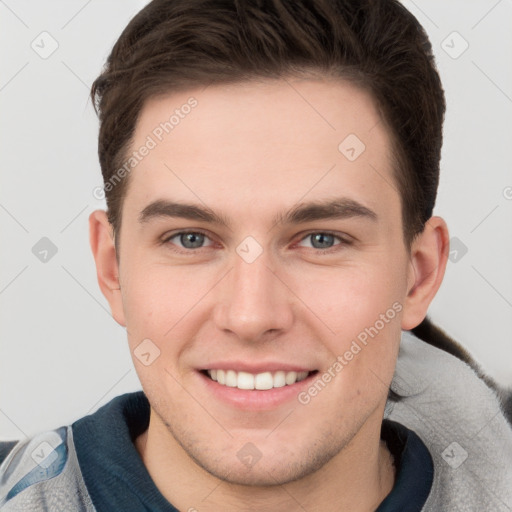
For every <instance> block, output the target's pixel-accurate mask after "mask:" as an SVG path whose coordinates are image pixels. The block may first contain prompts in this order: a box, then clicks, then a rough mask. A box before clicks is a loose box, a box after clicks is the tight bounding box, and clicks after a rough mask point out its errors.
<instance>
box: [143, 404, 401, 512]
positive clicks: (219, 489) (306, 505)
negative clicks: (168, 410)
mask: <svg viewBox="0 0 512 512" xmlns="http://www.w3.org/2000/svg"><path fill="white" fill-rule="evenodd" d="M380 421H381V422H382V419H381V420H380ZM376 427H378V428H376ZM376 427H375V426H374V428H373V429H368V428H365V426H363V428H362V429H361V430H360V432H358V434H356V436H354V438H353V439H352V441H351V442H350V444H349V445H347V446H346V447H345V448H344V449H343V450H342V451H341V452H339V453H338V454H337V455H336V456H335V457H333V458H332V459H331V460H330V461H329V462H328V463H327V464H326V465H324V466H323V467H322V468H321V469H320V470H318V471H316V472H315V473H313V474H310V475H308V476H307V477H304V478H301V479H300V480H297V481H292V482H289V483H287V484H285V485H276V486H267V487H258V486H246V485H238V484H232V483H229V482H225V481H223V480H220V479H219V478H217V477H215V476H213V475H211V474H210V473H208V472H207V471H205V470H204V469H203V468H202V467H200V466H199V465H198V464H196V462H195V461H194V460H193V459H191V458H190V457H189V456H188V454H187V453H186V452H185V451H184V450H183V448H182V447H181V446H180V445H179V444H178V443H177V442H176V441H175V439H174V438H173V436H172V435H171V433H170V432H169V431H168V430H167V428H166V427H165V425H163V424H162V423H161V421H159V418H158V416H157V415H156V414H155V413H154V411H153V410H152V411H151V419H150V424H149V428H148V429H147V430H146V431H145V432H144V433H143V434H142V435H141V436H139V437H138V438H137V439H136V441H135V446H136V448H137V451H138V452H139V454H140V456H141V458H142V461H143V462H144V465H145V466H146V468H147V470H148V472H149V474H150V475H151V478H152V479H153V481H154V482H155V485H156V486H157V488H158V489H159V491H160V492H161V494H162V495H163V496H164V497H165V498H166V499H167V500H168V501H169V502H170V503H171V504H172V505H173V506H174V507H176V508H178V509H179V510H187V511H188V510H190V511H193V510H196V509H197V510H201V512H220V511H222V512H235V511H237V512H240V511H247V512H249V511H254V510H257V511H258V512H267V511H268V512H270V511H275V510H280V509H283V510H287V511H292V512H295V511H297V512H299V511H300V512H304V510H307V511H308V512H317V511H318V512H319V511H322V512H331V511H332V512H335V511H336V512H340V511H350V512H373V511H374V510H375V509H376V508H377V507H378V506H379V504H380V503H381V502H382V500H383V499H384V498H385V497H386V496H387V495H388V494H389V492H390V491H391V489H392V488H393V485H394V481H395V468H394V465H393V457H392V455H391V453H390V452H389V450H388V448H387V445H386V443H385V442H384V441H382V440H381V439H380V423H379V424H378V425H376ZM365 430H372V431H373V434H375V433H376V434H377V435H376V436H375V435H374V436H373V438H374V439H373V442H368V437H367V436H364V434H367V433H368V432H365ZM362 434H363V435H362ZM163 447H165V449H163Z"/></svg>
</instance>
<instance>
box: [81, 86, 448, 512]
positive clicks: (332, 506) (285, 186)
mask: <svg viewBox="0 0 512 512" xmlns="http://www.w3.org/2000/svg"><path fill="white" fill-rule="evenodd" d="M299 93H300V94H299ZM191 96H194V97H195V98H196V99H197V101H198V106H197V107H196V108H195V109H193V110H192V111H191V113H190V114H188V115H187V116H186V117H185V118H184V119H182V120H181V121H180V124H179V125H178V126H177V127H175V129H174V130H173V131H172V133H171V134H169V135H168V136H166V137H165V138H164V139H163V140H162V142H160V143H159V144H158V145H157V146H156V147H155V148H154V149H152V150H151V152H150V153H149V155H148V156H146V157H145V158H144V159H143V160H142V161H141V162H140V163H139V164H138V165H137V166H136V167H135V168H134V169H133V170H132V172H131V175H130V178H129V179H130V186H129V187H128V191H127V194H126V197H125V199H124V203H123V209H122V229H121V232H120V233H117V234H116V236H117V237H118V242H119V243H120V252H119V254H118V259H116V252H115V247H114V241H113V233H112V229H111V226H110V225H109V223H108V221H107V217H106V214H105V212H104V211H102V210H97V211H95V212H93V213H92V214H91V216H90V219H89V220H90V242H91V247H92V251H93V254H94V257H95V261H96V266H97V276H98V282H99V285H100V287H101V290H102V292H103V294H104V295H105V297H106V298H107V300H108V302H109V304H110V307H111V311H112V315H113V317H114V319H115V320H116V321H117V322H118V323H119V324H121V325H122V326H125V327H126V329H127V333H128V340H129V345H130V349H131V352H132V357H133V361H134V365H135V368H136V370H137V372H138V375H139V378H140V381H141V384H142V387H143V389H144V391H145V393H146V395H147V397H148V399H149V401H150V404H151V416H150V424H149V428H148V430H147V431H146V432H145V433H144V434H142V435H141V436H140V437H139V438H138V439H137V440H136V443H135V444H136V447H137V450H138V451H139V454H140V456H141V458H142V460H143V462H144V464H145V465H146V467H147V469H148V471H149V474H150V475H151V477H152V479H153V480H154V482H155V484H156V485H157V487H158V489H159V490H160V492H161V493H162V494H163V495H164V496H165V498H166V499H167V500H168V501H170V502H171V503H172V504H173V505H174V506H175V507H177V508H178V509H180V510H189V509H190V508H192V507H194V508H196V509H197V510H200V511H201V512H202V511H232V510H233V511H234V510H237V511H239V510H258V511H271V510H290V511H294V510H308V511H310V512H313V511H319V510H322V511H323V512H328V511H334V510H336V511H340V510H350V511H371V510H375V508H376V507H377V506H378V505H379V503H380V502H381V501H382V500H383V499H384V497H385V496H386V495H387V494H388V493H389V492H390V491H391V489H392V487H393V484H394V478H395V474H394V468H393V464H392V457H391V455H390V453H389V451H388V449H387V447H386V445H385V443H383V442H382V441H381V440H380V427H381V423H382V418H383V413H384V407H385V403H386V398H387V393H388V388H389V384H390V382H391V380H392V376H393V372H394V369H395V364H396V359H397V354H398V348H399V342H400V333H401V329H405V330H408V329H411V328H413V327H415V326H416V325H418V324H419V323H420V322H421V320H422V319H423V318H424V317H425V315H426V312H427V308H428V306H429V304H430V302H431V300H432V299H433V297H434V295H435V293H436V292H437V290H438V288H439V286H440V284H441V281H442V279H443V275H444V271H445V268H446V262H447V254H448V239H449V238H448V230H447V227H446V224H445V222H444V221H443V219H441V218H439V217H432V218H431V219H430V220H429V221H428V222H427V224H426V226H425V229H424V231H423V232H422V233H421V234H420V235H419V236H417V237H416V239H415V240H414V242H413V246H412V248H411V251H410V253H409V252H408V250H407V248H406V246H405V245H404V239H403V230H402V218H401V204H400V196H399V193H398V191H397V188H396V181H395V179H394V176H393V171H392V167H391V164H390V161H391V160H390V148H391V142H390V138H389V134H388V131H387V129H386V126H385V123H384V122H382V120H381V118H380V115H379V112H378V109H377V108H376V106H375V104H374V102H373V100H372V98H371V97H370V96H369V95H368V94H367V93H366V92H364V91H362V90H360V89H358V88H356V87H355V86H353V85H351V84H349V83H347V82H343V81H336V82H335V81H332V80H331V81H329V80H327V79H325V80H321V79H318V78H317V79H291V78H290V79H287V80H284V79H280V80H277V81H260V82H246V83H243V84H233V85H230V86H226V85H224V86H210V87H208V88H205V89H197V90H189V91H185V92H180V93H173V94H169V95H168V96H165V97H160V98H154V99H150V100H148V101H147V103H146V104H145V105H144V108H143V110H142V113H141V116H140V118H139V121H138V124H137V126H136V131H135V137H134V140H133V144H132V149H133V148H138V147H140V146H141V145H142V144H143V143H144V141H145V139H146V137H147V135H148V134H151V132H152V130H154V128H155V126H157V125H158V124H159V123H160V122H162V121H164V120H165V119H168V117H169V113H172V111H174V110H175V109H176V108H179V107H180V105H183V104H184V103H186V101H187V99H188V98H189V97H191ZM305 99H306V100H307V101H305ZM351 133H352V134H356V135H357V136H358V137H359V139H361V140H362V141H363V142H364V144H365V146H366V149H365V151H364V152H363V153H362V154H361V155H360V156H359V157H358V158H357V159H356V160H355V161H353V162H350V161H349V160H348V159H347V158H346V157H345V156H344V155H343V154H342V153H341V152H340V151H339V150H338V145H339V144H340V142H341V141H342V140H343V139H344V138H345V137H346V136H347V135H348V134H351ZM329 170H330V171H329ZM328 171H329V172H328ZM376 171H378V172H376ZM340 196H343V197H346V198H349V199H351V200H354V201H357V202H358V203H360V204H362V205H364V206H365V207H367V208H369V209H371V210H372V211H373V212H375V214H376V216H377V218H376V220H372V219H370V218H367V217H363V216H353V217H350V218H341V219H324V220H317V221H310V222H306V223H300V224H293V225H290V224H284V223H277V224H275V223H274V222H273V221H272V219H273V217H274V216H275V215H276V214H277V213H279V212H285V211H287V210H289V209H291V208H293V207H294V206H296V205H297V204H298V203H301V202H305V201H315V200H328V199H332V198H334V197H340ZM156 199H167V200H173V201H182V202H188V203H195V204H198V205H199V206H204V205H207V206H208V207H209V208H211V209H212V210H214V211H215V212H217V213H219V214H222V215H223V216H224V217H225V218H226V219H228V220H229V222H230V223H231V226H230V228H226V227H222V226H218V225H215V224H211V223H208V222H204V221H195V220H187V219H181V218H170V217H158V218H153V219H151V220H150V221H148V222H146V223H140V222H139V220H138V217H139V215H140V212H141V211H142V210H143V209H144V208H145V207H146V206H147V205H148V204H149V203H151V202H152V201H154V200H156ZM178 230H189V231H194V230H201V231H202V232H204V233H205V234H206V235H207V237H206V238H205V239H204V242H203V246H202V248H199V249H194V248H189V247H191V245H190V243H189V245H188V246H186V245H183V244H184V243H185V244H186V243H187V240H186V239H185V241H183V239H180V237H179V236H178V237H174V238H171V239H170V240H169V237H170V236H171V235H172V234H174V233H175V232H176V231H178ZM326 230H327V231H329V232H335V234H336V235H337V236H341V237H343V238H341V239H338V238H336V237H334V238H332V239H329V240H328V241H327V244H325V242H324V246H322V245H319V244H318V242H317V243H316V244H315V240H314V238H315V237H311V236H308V234H309V235H312V234H314V233H318V232H320V233H322V232H325V231H326ZM247 236H251V237H253V238H254V239H255V240H257V242H258V243H259V245H260V247H261V249H262V253H261V254H260V255H259V257H258V258H257V259H256V260H255V261H254V262H252V263H247V262H246V261H245V260H244V259H243V258H242V257H241V256H240V255H239V254H238V253H237V251H236V249H237V247H238V246H239V244H240V243H241V242H242V241H243V240H244V239H245V238H246V237H247ZM312 238H313V239H312ZM164 239H168V241H167V242H165V243H162V240H164ZM347 241H350V243H348V242H347ZM314 244H315V245H314ZM322 247H325V248H322ZM328 250H330V251H331V253H330V254H322V251H324V253H325V251H328ZM179 251H181V252H179ZM187 251H188V253H187ZM118 260H119V261H118ZM397 302H398V303H399V305H401V311H400V312H399V313H397V314H396V316H395V317H394V318H393V319H392V320H390V321H389V322H388V323H386V324H385V327H384V328H382V329H381V330H380V331H379V333H378V335H377V336H375V337H374V338H373V339H371V340H370V342H369V343H368V344H367V346H365V347H364V348H363V349H362V350H361V351H360V352H359V353H358V354H357V355H355V356H354V358H353V359H352V360H351V361H350V362H349V363H348V364H347V365H346V366H345V367H344V368H343V370H342V371H340V372H339V373H337V374H336V377H335V378H333V379H332V380H331V381H330V382H329V384H328V385H327V386H326V387H325V388H324V389H322V391H321V392H319V393H318V394H317V395H316V396H314V397H313V398H312V399H311V401H310V402H309V403H308V404H307V405H303V404H301V403H299V401H298V400H296V399H292V400H288V401H286V402H285V403H284V404H281V405H279V406H276V407H268V408H267V409H266V410H253V409H251V408H250V407H246V408H240V407H236V406H234V405H231V404H228V403H226V402H224V401H223V400H221V399H219V398H217V397H216V396H213V395H212V394H211V393H210V392H209V389H206V388H205V386H204V377H201V376H200V375H199V374H198V369H201V368H209V367H210V366H209V365H211V364H212V362H213V361H218V360H221V359H223V360H229V361H232V360H234V359H236V360H240V361H251V362H255V361H261V362H263V363H264V362H267V361H279V362H286V363H294V364H298V365H303V366H307V367H308V368H315V369H318V371H319V375H321V374H322V373H324V372H326V371H327V370H328V368H329V367H332V365H333V362H334V361H335V360H336V357H337V356H338V355H342V354H344V353H345V352H346V351H347V350H348V349H349V348H350V345H351V343H352V341H353V340H354V339H356V337H357V335H358V334H359V333H361V332H362V331H364V329H365V328H367V327H370V326H373V325H374V324H375V322H376V321H377V320H378V319H379V318H380V315H381V314H383V313H385V312H386V311H387V310H388V309H389V308H391V307H392V305H393V304H394V303H397ZM148 338H149V339H150V340H151V341H152V342H153V343H154V344H155V345H156V346H157V347H158V348H159V350H160V356H159V357H158V358H156V359H155V360H154V362H152V364H150V365H148V366H146V365H144V364H142V363H141V361H140V360H139V359H138V358H137V357H135V355H134V350H135V349H136V348H137V346H138V345H139V344H140V343H141V341H142V340H144V339H148ZM247 442H251V443H253V444H254V445H255V446H256V447H257V449H258V450H259V452H260V453H261V458H260V459H259V460H258V461H257V463H255V464H254V465H252V467H249V466H247V465H245V464H243V463H242V462H241V461H240V460H239V458H238V457H237V452H238V451H239V450H240V449H241V448H242V447H243V446H244V445H245V444H246V443H247Z"/></svg>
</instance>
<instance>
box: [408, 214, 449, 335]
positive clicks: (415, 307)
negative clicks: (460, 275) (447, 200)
mask: <svg viewBox="0 0 512 512" xmlns="http://www.w3.org/2000/svg"><path fill="white" fill-rule="evenodd" d="M449 250H450V239H449V234H448V227H447V226H446V222H445V221H444V220H443V219H442V218H441V217H431V218H430V219H429V220H428V221H427V223H426V224H425V228H424V230H423V231H422V232H421V233H420V234H419V235H417V237H416V238H415V239H414V241H413V243H412V247H411V255H410V262H409V275H408V290H409V291H408V293H407V297H406V298H405V303H404V313H403V315H402V329H403V330H406V331H408V330H410V329H413V328H414V327H416V326H417V325H419V324H420V323H421V322H422V321H423V319H424V318H425V316H426V315H427V310H428V307H429V305H430V303H431V302H432V299H433V298H434V296H435V294H436V293H437V291H438V290H439V287H440V286H441V283H442V281H443V277H444V272H445V270H446V263H447V261H448V254H449Z"/></svg>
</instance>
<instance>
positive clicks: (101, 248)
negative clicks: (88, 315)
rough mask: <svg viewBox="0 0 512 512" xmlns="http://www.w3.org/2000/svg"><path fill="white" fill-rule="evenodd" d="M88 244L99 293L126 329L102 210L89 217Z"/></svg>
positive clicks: (110, 235) (113, 251)
mask: <svg viewBox="0 0 512 512" xmlns="http://www.w3.org/2000/svg"><path fill="white" fill-rule="evenodd" d="M89 243H90V245H91V250H92V253H93V256H94V261H95V262H96V275H97V279H98V284H99V286H100V289H101V292H102V293H103V295H104V296H105V298H106V299H107V301H108V303H109V305H110V310H111V312H112V316H113V317H114V319H115V320H116V322H117V323H119V324H120V325H122V326H124V327H126V321H125V317H124V310H123V302H122V296H121V287H120V284H119V267H118V263H117V258H116V249H115V244H114V237H113V233H112V226H111V224H110V222H109V221H108V217H107V213H106V212H105V211H104V210H95V211H94V212H92V213H91V215H90V216H89Z"/></svg>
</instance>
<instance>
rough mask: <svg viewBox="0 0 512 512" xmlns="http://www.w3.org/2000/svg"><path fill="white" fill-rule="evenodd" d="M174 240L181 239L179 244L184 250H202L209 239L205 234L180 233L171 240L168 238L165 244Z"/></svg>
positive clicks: (171, 237)
mask: <svg viewBox="0 0 512 512" xmlns="http://www.w3.org/2000/svg"><path fill="white" fill-rule="evenodd" d="M178 237H179V238H178ZM174 238H178V239H179V242H180V244H181V246H182V247H183V248H184V249H201V248H202V247H203V245H202V244H203V243H204V241H205V239H208V237H207V236H206V235H205V234H204V233H200V232H199V231H180V232H179V233H175V234H174V235H172V236H170V237H169V238H166V239H165V240H164V243H165V242H171V240H173V239H174ZM172 243H174V242H172ZM210 245H211V244H210Z"/></svg>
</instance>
